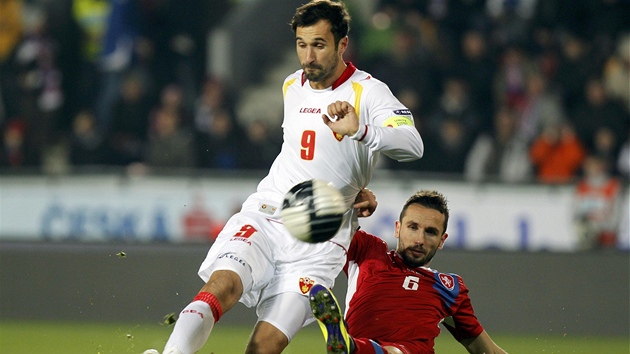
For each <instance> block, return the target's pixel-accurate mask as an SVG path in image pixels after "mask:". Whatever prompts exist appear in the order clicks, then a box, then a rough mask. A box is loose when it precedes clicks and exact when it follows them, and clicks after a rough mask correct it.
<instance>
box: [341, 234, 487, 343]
mask: <svg viewBox="0 0 630 354" xmlns="http://www.w3.org/2000/svg"><path fill="white" fill-rule="evenodd" d="M344 271H345V272H346V275H347V276H348V293H347V295H346V316H345V318H346V322H347V325H348V332H349V333H350V335H351V336H353V337H355V338H368V339H372V340H374V341H376V342H386V343H396V344H397V346H398V347H401V348H400V349H402V350H404V351H406V352H408V353H433V352H434V351H433V345H434V340H435V338H436V337H437V336H438V335H439V333H440V328H439V324H440V323H441V322H442V321H443V320H444V319H445V318H447V317H452V318H453V321H454V322H455V328H454V329H451V328H449V330H451V331H452V332H453V335H454V336H455V338H456V339H457V340H462V339H466V338H474V337H477V336H478V335H479V334H481V332H482V331H483V327H482V326H481V324H480V323H479V321H478V320H477V317H476V316H475V314H474V311H473V307H472V305H471V303H470V298H469V297H468V288H466V285H465V284H464V282H463V280H462V279H461V277H459V276H458V275H456V274H446V273H439V272H437V271H435V270H433V269H430V268H426V267H419V268H410V267H408V266H407V265H405V264H404V263H403V260H402V258H400V256H399V255H398V253H397V252H396V251H388V247H387V243H386V242H385V241H383V240H382V239H380V238H378V237H376V236H373V235H370V234H368V233H366V232H364V231H357V232H356V233H355V235H354V238H353V240H352V243H351V244H350V248H349V250H348V261H347V263H346V266H345V268H344Z"/></svg>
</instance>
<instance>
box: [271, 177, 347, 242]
mask: <svg viewBox="0 0 630 354" xmlns="http://www.w3.org/2000/svg"><path fill="white" fill-rule="evenodd" d="M345 212H346V205H345V203H344V198H343V195H342V194H341V192H340V191H339V190H338V189H336V188H335V187H334V186H333V185H332V184H331V183H328V182H325V181H322V180H318V179H311V180H307V181H304V182H300V183H298V184H296V185H295V186H293V188H291V189H290V190H289V191H288V192H287V194H286V195H285V196H284V201H283V203H282V210H280V217H281V218H282V222H283V223H284V226H285V227H286V228H287V230H289V232H290V233H291V235H293V237H295V238H297V239H298V240H301V241H304V242H308V243H317V242H324V241H328V240H330V239H331V238H332V237H333V236H335V234H336V233H337V231H339V228H340V227H341V224H342V223H343V217H344V214H345Z"/></svg>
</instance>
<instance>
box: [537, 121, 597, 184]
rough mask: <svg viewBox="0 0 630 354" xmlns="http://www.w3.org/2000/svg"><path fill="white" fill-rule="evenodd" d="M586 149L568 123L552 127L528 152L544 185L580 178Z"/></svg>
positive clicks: (545, 128) (546, 130)
mask: <svg viewBox="0 0 630 354" xmlns="http://www.w3.org/2000/svg"><path fill="white" fill-rule="evenodd" d="M585 155H586V149H585V148H584V145H583V144H582V142H581V141H580V140H579V139H578V137H577V135H576V134H575V131H574V129H573V127H572V126H571V125H570V124H569V123H568V122H560V123H555V124H550V125H548V126H546V127H544V128H543V130H542V132H541V133H540V134H539V135H538V136H537V137H536V138H535V139H534V141H533V142H532V145H531V146H530V149H529V156H530V159H531V161H532V165H533V166H534V168H535V170H536V177H537V179H538V181H539V182H541V183H569V182H571V181H573V180H575V178H576V177H577V176H578V173H579V170H580V166H581V165H582V162H583V161H584V157H585Z"/></svg>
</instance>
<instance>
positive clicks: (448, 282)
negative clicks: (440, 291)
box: [438, 273, 455, 291]
mask: <svg viewBox="0 0 630 354" xmlns="http://www.w3.org/2000/svg"><path fill="white" fill-rule="evenodd" d="M438 278H440V282H441V283H442V285H444V287H445V288H446V289H447V290H448V291H451V290H453V289H454V288H455V279H453V277H452V276H451V275H448V274H443V273H440V275H439V276H438Z"/></svg>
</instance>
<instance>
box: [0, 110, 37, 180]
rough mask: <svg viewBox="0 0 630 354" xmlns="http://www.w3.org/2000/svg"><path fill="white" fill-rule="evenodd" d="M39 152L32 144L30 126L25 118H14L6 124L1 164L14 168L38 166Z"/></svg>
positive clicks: (3, 130)
mask: <svg viewBox="0 0 630 354" xmlns="http://www.w3.org/2000/svg"><path fill="white" fill-rule="evenodd" d="M38 152H39V151H38V150H36V149H33V147H32V146H31V145H30V141H29V127H28V125H27V123H26V121H25V120H24V119H22V118H12V119H10V120H9V121H8V122H7V123H6V124H5V125H4V127H3V129H2V146H1V149H0V166H2V167H11V168H12V169H18V168H22V167H37V166H38V165H39V164H40V155H39V153H38Z"/></svg>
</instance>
